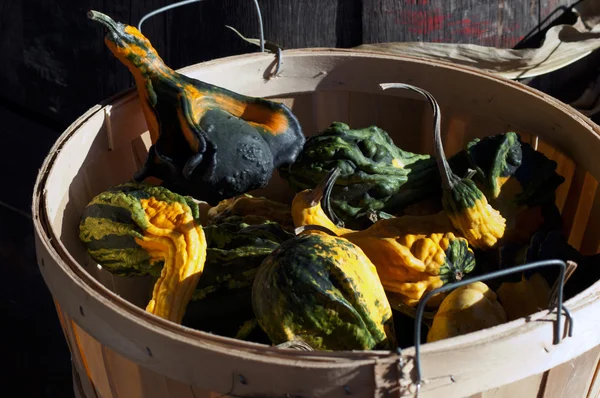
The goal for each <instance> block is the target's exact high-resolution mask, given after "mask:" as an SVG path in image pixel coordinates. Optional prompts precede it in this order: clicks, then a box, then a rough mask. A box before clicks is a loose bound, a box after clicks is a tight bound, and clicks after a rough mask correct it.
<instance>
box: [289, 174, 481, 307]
mask: <svg viewBox="0 0 600 398" xmlns="http://www.w3.org/2000/svg"><path fill="white" fill-rule="evenodd" d="M338 174H339V170H338V169H333V170H331V171H330V172H329V173H328V174H327V175H326V176H325V178H324V179H323V181H321V183H320V184H319V185H318V186H317V187H316V188H315V189H314V190H311V189H307V190H304V191H302V192H299V193H298V194H296V195H295V197H294V199H293V201H292V218H293V219H294V225H295V226H296V227H297V228H301V227H305V226H310V225H319V226H321V227H324V228H326V229H328V230H330V231H332V233H334V234H336V235H338V236H340V237H343V238H345V239H347V240H349V241H350V242H352V243H354V244H355V245H357V246H358V247H360V248H361V249H362V251H363V252H364V253H365V254H366V255H367V256H368V257H369V259H370V260H371V262H372V263H373V264H374V265H375V267H376V268H377V272H378V274H379V276H380V278H381V283H382V285H383V287H384V289H385V290H386V291H387V292H388V293H394V294H395V295H396V296H397V297H396V298H397V299H398V300H399V301H400V302H402V303H404V304H406V305H408V306H415V305H416V304H417V303H418V302H419V300H420V298H421V297H422V296H423V295H424V294H425V293H427V292H429V291H431V290H434V289H436V288H438V287H440V286H443V285H444V284H445V283H448V282H453V281H456V280H460V279H462V278H463V276H464V275H466V274H467V273H469V272H471V271H472V270H473V269H474V267H475V255H474V253H473V251H472V250H471V248H470V247H469V244H468V242H467V240H466V239H464V238H462V237H460V236H458V235H457V234H456V233H455V230H454V227H453V226H452V223H451V221H450V219H449V218H448V216H447V215H446V214H445V213H444V212H440V213H437V214H434V215H431V216H401V217H392V218H388V219H381V220H379V221H377V222H375V223H374V224H373V225H372V226H370V227H368V228H366V229H363V230H358V231H357V230H351V229H348V228H345V227H340V226H339V224H337V223H336V222H334V221H333V220H335V219H336V217H335V212H333V211H332V209H331V208H330V206H329V205H328V200H329V192H330V191H331V186H332V185H333V184H334V182H335V179H336V178H337V175H338ZM326 209H328V211H326ZM329 215H331V216H329ZM440 299H441V296H439V297H437V300H438V301H436V299H432V300H431V303H430V305H431V306H435V305H436V303H437V304H439V300H440Z"/></svg>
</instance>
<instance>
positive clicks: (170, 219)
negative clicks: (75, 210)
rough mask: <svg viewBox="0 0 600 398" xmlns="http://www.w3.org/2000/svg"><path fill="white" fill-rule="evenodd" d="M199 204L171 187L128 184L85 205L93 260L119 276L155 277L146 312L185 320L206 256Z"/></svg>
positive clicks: (84, 236) (85, 233) (83, 229)
mask: <svg viewBox="0 0 600 398" xmlns="http://www.w3.org/2000/svg"><path fill="white" fill-rule="evenodd" d="M198 215H199V212H198V205H197V204H196V203H195V202H194V201H193V200H192V199H191V198H189V197H184V196H181V195H178V194H175V193H173V192H170V191H169V190H167V189H166V188H163V187H157V186H152V185H149V184H144V183H125V184H121V185H117V186H114V187H111V188H109V189H107V190H106V191H104V192H102V193H100V194H99V195H97V196H96V197H94V198H93V199H92V200H91V201H90V202H89V203H88V205H87V206H86V207H85V209H84V211H83V214H82V216H81V221H80V224H79V237H80V239H81V241H82V242H83V243H84V245H85V246H86V248H87V251H88V253H89V255H90V257H91V258H92V259H94V260H95V261H97V262H98V264H100V265H102V266H103V267H104V268H106V269H107V270H108V271H110V272H112V273H114V274H117V275H126V276H132V275H146V274H150V275H152V274H154V275H156V277H157V278H156V282H155V284H154V289H153V291H152V297H151V298H150V301H149V303H148V305H147V307H146V310H147V311H148V312H150V313H152V314H155V315H157V316H160V317H162V318H165V319H167V320H170V321H173V322H176V323H181V320H182V318H183V315H184V313H185V308H186V306H187V304H188V302H189V301H190V299H191V298H192V294H193V292H194V289H195V288H196V284H197V283H198V280H199V279H200V276H201V274H202V271H203V269H204V263H205V260H206V239H205V235H204V231H203V229H202V226H201V225H200V224H199V223H197V222H196V220H197V219H198Z"/></svg>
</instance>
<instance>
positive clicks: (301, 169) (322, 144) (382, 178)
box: [278, 122, 439, 229]
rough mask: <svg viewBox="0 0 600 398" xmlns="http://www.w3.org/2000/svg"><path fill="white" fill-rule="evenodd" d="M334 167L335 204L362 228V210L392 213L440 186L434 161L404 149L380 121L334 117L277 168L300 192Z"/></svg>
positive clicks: (353, 225)
mask: <svg viewBox="0 0 600 398" xmlns="http://www.w3.org/2000/svg"><path fill="white" fill-rule="evenodd" d="M334 168H339V169H340V176H339V178H338V180H337V184H336V186H335V187H334V188H333V191H332V193H331V205H332V207H333V208H334V209H335V212H336V213H337V214H338V216H339V217H340V218H341V219H342V220H343V221H344V223H345V224H346V225H347V226H348V227H350V228H355V229H359V228H362V227H363V224H361V223H359V222H358V221H357V220H356V218H357V215H359V214H364V213H366V212H368V211H379V210H381V211H385V212H388V213H393V212H394V211H395V210H398V209H402V208H403V207H404V206H406V205H408V204H410V203H413V202H417V201H419V200H421V199H424V198H427V197H430V196H433V195H435V194H436V192H438V191H439V173H437V171H436V168H435V160H434V159H433V158H431V156H429V155H421V154H416V153H411V152H407V151H403V150H402V149H400V148H398V147H397V146H395V145H394V143H393V141H392V139H391V138H390V137H389V135H388V134H387V133H386V132H385V131H384V130H382V129H380V128H378V127H376V126H370V127H368V128H364V129H350V127H349V126H348V125H347V124H344V123H339V122H334V123H332V124H331V125H330V126H329V127H328V128H327V129H325V130H324V131H322V132H320V133H319V134H317V135H314V136H311V137H308V138H307V140H306V143H305V144H304V148H303V150H302V152H300V155H299V156H298V157H297V158H296V161H295V162H294V163H292V164H289V165H284V166H281V167H280V168H279V169H278V171H279V175H280V176H281V177H282V178H284V179H285V180H286V181H287V182H288V184H289V185H290V187H291V188H292V189H293V190H294V191H295V192H300V191H302V190H306V189H314V188H315V187H316V186H317V184H318V183H319V182H321V181H322V180H323V178H324V177H325V174H326V173H327V171H328V170H332V169H334ZM367 225H369V224H367Z"/></svg>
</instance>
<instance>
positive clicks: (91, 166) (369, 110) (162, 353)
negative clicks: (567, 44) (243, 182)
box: [33, 49, 600, 398]
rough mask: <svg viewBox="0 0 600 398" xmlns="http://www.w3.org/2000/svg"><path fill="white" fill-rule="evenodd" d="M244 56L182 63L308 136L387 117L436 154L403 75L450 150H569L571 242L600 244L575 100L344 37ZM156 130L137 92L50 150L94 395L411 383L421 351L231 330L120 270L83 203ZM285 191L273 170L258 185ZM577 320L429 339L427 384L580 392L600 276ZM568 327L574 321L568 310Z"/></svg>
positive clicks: (589, 371) (585, 137)
mask: <svg viewBox="0 0 600 398" xmlns="http://www.w3.org/2000/svg"><path fill="white" fill-rule="evenodd" d="M275 65H276V62H275V61H274V57H273V56H272V55H268V54H264V53H257V54H251V55H242V56H234V57H228V58H223V59H218V60H214V61H211V62H206V63H203V64H198V65H193V66H189V67H187V68H185V69H183V70H182V72H183V73H185V74H187V75H189V76H192V77H197V78H200V79H201V80H203V81H206V82H209V83H212V84H216V85H219V86H222V87H225V88H228V89H231V90H234V91H237V92H240V93H242V94H246V95H252V96H262V97H267V98H271V99H276V100H278V101H281V102H284V103H285V104H287V105H288V106H289V107H290V108H291V109H292V110H293V112H294V113H295V114H296V115H297V117H298V119H299V120H300V122H301V124H302V127H303V129H304V131H305V133H306V134H307V135H311V134H314V133H315V132H317V131H319V130H321V129H323V128H325V127H327V126H328V125H329V124H330V123H331V122H333V121H341V122H346V123H348V124H349V125H350V126H352V127H353V128H359V127H366V126H369V125H373V124H375V125H377V126H379V127H381V128H383V129H384V130H386V131H387V132H389V133H390V135H391V136H392V137H393V139H394V140H395V142H396V144H397V145H398V146H400V147H402V148H403V149H406V150H409V151H414V152H427V153H432V152H433V151H432V147H431V146H432V145H431V144H432V143H431V139H430V129H431V111H430V108H429V106H428V104H427V103H425V102H424V101H423V100H422V98H420V97H418V96H417V95H414V94H412V93H410V92H408V91H404V90H388V91H385V92H384V91H382V90H380V88H379V83H383V82H403V83H410V84H413V85H416V86H419V87H422V88H424V89H426V90H428V91H430V92H431V93H432V94H433V95H434V96H435V97H436V99H437V100H438V101H439V103H440V105H441V107H442V115H443V134H444V137H445V138H444V140H445V142H444V145H445V150H446V152H447V154H448V155H451V154H453V153H455V152H456V151H458V150H460V149H462V148H463V147H464V145H465V144H466V142H468V141H469V140H470V139H472V138H474V137H478V136H485V135H493V134H498V133H503V132H506V131H511V130H512V131H516V132H518V133H520V134H521V136H522V137H523V139H524V140H527V141H528V142H530V143H533V144H534V145H535V146H536V148H537V149H538V150H539V151H542V152H543V153H544V154H546V155H547V156H548V157H549V158H551V159H553V160H555V161H556V162H557V163H558V172H559V173H560V174H561V175H563V176H564V177H565V182H564V183H563V184H562V185H561V187H560V189H559V191H558V193H557V206H558V208H559V209H560V210H561V212H562V214H563V217H564V219H565V223H566V225H567V230H568V232H569V242H570V243H571V244H572V245H573V246H574V247H576V248H577V249H579V250H581V251H582V252H584V253H596V252H597V251H598V247H599V244H600V194H599V192H598V189H597V186H598V182H597V181H598V179H599V178H600V161H599V160H598V156H597V154H598V153H600V137H599V136H598V132H600V128H599V127H598V126H596V125H595V124H593V123H592V122H590V121H589V120H588V119H587V118H585V117H583V116H582V115H580V114H579V113H577V112H576V111H574V110H573V109H572V108H570V107H568V106H566V105H564V104H562V103H560V102H558V101H556V100H554V99H553V98H551V97H549V96H547V95H544V94H542V93H540V92H538V91H536V90H533V89H531V88H529V87H526V86H523V85H521V84H519V83H515V82H512V81H508V80H504V79H500V78H496V77H493V76H491V75H488V74H485V73H481V72H479V71H476V70H473V69H468V68H463V67H456V66H453V65H450V64H444V63H440V62H431V61H423V60H419V59H416V58H414V59H413V58H408V57H399V56H392V55H385V54H378V53H370V52H356V51H350V50H333V49H310V50H306V49H301V50H290V51H286V52H285V55H284V59H283V65H282V68H281V71H280V73H279V75H278V76H277V77H275V78H269V77H270V76H271V73H272V71H273V69H274V67H275ZM149 145H150V137H149V133H148V131H147V127H146V124H145V120H144V117H143V115H142V111H141V109H140V104H139V101H138V98H137V94H136V92H134V91H133V90H130V91H127V92H125V93H123V94H121V95H118V96H117V97H115V98H111V99H110V100H108V101H106V102H105V103H104V104H101V105H97V106H95V107H94V108H92V109H90V110H89V111H88V112H87V113H86V114H84V115H83V116H81V117H80V118H79V119H78V120H77V121H75V122H74V123H73V124H72V125H71V126H70V127H69V128H68V129H67V131H65V132H64V133H63V134H62V136H61V137H60V138H59V139H58V141H57V142H56V144H55V145H54V147H53V148H52V150H51V151H50V153H49V155H48V157H47V158H46V160H45V162H44V164H43V166H42V168H41V170H40V173H39V176H38V179H37V182H36V185H35V191H34V198H33V214H34V224H35V233H36V250H37V257H38V262H39V266H40V269H41V272H42V274H43V276H44V279H45V281H46V283H47V285H48V287H49V289H50V291H51V292H52V295H53V297H54V300H55V302H56V309H57V313H58V316H59V318H60V320H61V323H62V327H63V330H64V333H65V337H66V339H67V341H68V343H69V347H70V350H71V353H72V359H73V368H74V375H75V377H74V380H75V386H76V389H77V392H78V394H79V395H80V396H81V397H87V398H93V397H102V398H112V397H128V398H129V397H141V396H143V397H151V398H153V397H177V398H187V397H190V398H192V397H195V398H200V397H220V396H238V397H250V396H252V397H257V396H260V397H345V396H348V395H351V396H356V397H373V396H376V397H393V396H414V394H415V392H416V391H415V390H416V388H415V387H416V383H415V382H416V378H415V355H414V354H415V351H414V348H408V349H404V350H403V351H402V352H401V354H398V353H391V352H381V351H374V352H335V353H323V352H307V351H297V350H282V349H278V348H275V347H268V346H264V345H260V344H255V343H248V342H243V341H237V340H234V339H228V338H224V337H220V336H216V335H212V334H208V333H204V332H201V331H198V330H193V329H189V328H185V327H183V326H180V325H177V324H174V323H171V322H168V321H165V320H163V319H160V318H158V317H155V316H153V315H150V314H149V313H147V312H145V311H144V309H143V308H144V305H145V302H144V301H143V297H145V296H144V295H145V294H146V292H147V291H146V290H145V289H147V286H145V285H144V284H143V283H139V282H132V281H129V280H125V279H122V278H119V277H114V276H112V275H111V274H109V273H107V272H106V271H103V270H100V269H99V268H98V267H97V265H96V264H95V263H94V262H93V261H91V260H90V258H89V257H88V256H87V254H86V253H85V251H84V248H83V247H82V245H81V242H80V241H79V239H78V235H77V234H78V229H77V225H78V222H79V217H80V214H81V211H82V209H83V207H84V206H85V205H86V204H87V203H88V201H89V200H90V199H91V198H92V197H93V196H94V195H96V194H97V193H99V192H101V191H102V190H104V189H106V188H107V187H109V186H110V185H114V184H117V183H120V182H123V181H126V180H128V179H129V178H130V177H131V175H132V173H133V172H134V171H135V170H137V169H138V168H139V167H140V166H141V164H142V162H143V161H144V159H145V156H146V153H147V150H148V147H149ZM259 193H260V194H265V195H266V196H268V197H271V198H274V199H279V200H284V201H288V202H289V200H290V199H291V192H290V191H288V188H287V184H286V183H285V182H284V181H282V180H281V179H279V178H278V177H277V176H276V175H275V176H274V178H273V179H272V181H271V183H270V185H269V186H268V187H267V188H266V189H264V190H261V191H260V192H259ZM564 304H565V306H566V307H567V308H568V309H569V311H570V313H571V314H572V316H573V319H574V325H575V328H574V334H573V336H572V337H566V338H563V339H562V340H561V341H560V342H559V343H558V344H553V325H554V322H553V321H554V320H555V319H556V313H555V312H549V311H547V310H546V311H540V312H538V313H536V314H534V315H532V316H530V317H528V318H527V319H525V318H522V319H518V320H515V321H512V322H509V323H506V324H503V325H500V326H497V327H494V328H490V329H486V330H482V331H479V332H475V333H471V334H468V335H463V336H460V337H456V338H451V339H447V340H442V341H439V342H435V343H431V344H425V345H423V346H422V347H421V352H420V358H419V360H420V364H421V368H422V372H423V374H422V378H423V384H422V387H421V389H420V396H421V397H468V396H472V397H491V396H494V397H520V398H528V397H538V398H539V397H545V398H548V397H553V398H554V397H569V398H584V397H587V398H595V397H597V396H598V395H599V393H600V376H599V375H598V363H599V357H600V332H599V330H600V282H596V283H595V284H594V285H593V286H591V287H590V288H588V289H586V290H585V291H582V292H581V293H580V294H578V295H577V296H575V297H573V298H571V299H569V300H568V301H566V302H565V303H564ZM562 319H563V321H562V323H563V325H561V327H562V329H561V330H565V329H566V328H565V327H564V319H565V317H563V318H562Z"/></svg>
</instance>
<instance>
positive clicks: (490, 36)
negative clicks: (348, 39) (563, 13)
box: [363, 0, 539, 48]
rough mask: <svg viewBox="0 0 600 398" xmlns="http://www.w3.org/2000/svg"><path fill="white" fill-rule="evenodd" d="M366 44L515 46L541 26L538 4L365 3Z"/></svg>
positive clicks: (386, 0)
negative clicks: (539, 23)
mask: <svg viewBox="0 0 600 398" xmlns="http://www.w3.org/2000/svg"><path fill="white" fill-rule="evenodd" d="M363 4H364V5H363V41H364V42H365V43H381V42H390V41H434V42H454V43H457V42H459V43H475V44H482V45H487V46H496V47H509V48H510V47H512V46H514V45H515V44H516V43H517V42H518V41H519V40H520V39H521V37H522V36H523V35H525V34H526V33H527V32H529V31H530V30H532V29H533V28H534V27H535V26H536V25H537V24H538V21H539V16H538V7H539V2H537V1H507V0H487V1H479V2H465V1H457V0H451V1H447V0H426V1H423V0H407V1H397V0H364V1H363Z"/></svg>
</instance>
